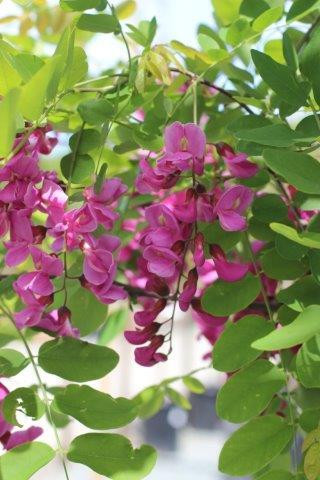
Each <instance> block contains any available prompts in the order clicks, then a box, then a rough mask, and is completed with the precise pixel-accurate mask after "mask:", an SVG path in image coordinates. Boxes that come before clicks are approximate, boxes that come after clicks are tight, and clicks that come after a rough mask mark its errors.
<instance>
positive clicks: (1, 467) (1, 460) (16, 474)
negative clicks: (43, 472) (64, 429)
mask: <svg viewBox="0 0 320 480" xmlns="http://www.w3.org/2000/svg"><path fill="white" fill-rule="evenodd" d="M54 457H55V451H54V450H53V449H52V448H51V447H49V445H46V444H45V443H40V442H31V443H24V444H23V445H20V446H18V447H15V448H13V449H12V450H10V451H9V452H6V453H5V454H3V455H2V456H1V457H0V475H1V480H28V479H29V478H31V477H32V476H33V474H34V473H36V472H37V471H38V470H40V469H41V468H42V467H44V466H45V465H47V464H48V463H49V462H51V460H53V458H54Z"/></svg>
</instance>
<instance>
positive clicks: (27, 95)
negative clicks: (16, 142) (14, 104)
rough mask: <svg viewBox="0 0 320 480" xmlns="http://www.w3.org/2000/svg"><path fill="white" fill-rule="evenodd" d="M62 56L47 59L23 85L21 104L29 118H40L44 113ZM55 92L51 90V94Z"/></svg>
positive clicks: (23, 112)
mask: <svg viewBox="0 0 320 480" xmlns="http://www.w3.org/2000/svg"><path fill="white" fill-rule="evenodd" d="M59 61H60V57H59V56H55V57H52V58H50V59H49V60H47V61H46V63H45V64H44V66H43V67H41V68H40V69H39V70H38V71H37V73H36V74H35V75H34V76H33V77H32V78H31V79H30V80H29V82H28V83H26V84H25V85H24V86H23V87H22V91H21V96H20V101H19V106H20V110H21V112H22V114H23V115H24V116H25V117H26V118H27V119H28V120H38V119H39V118H40V116H41V114H42V113H43V110H44V107H45V105H46V100H47V97H48V90H49V86H50V82H51V80H52V77H53V76H54V73H55V70H56V68H58V67H59ZM52 93H54V92H51V95H52Z"/></svg>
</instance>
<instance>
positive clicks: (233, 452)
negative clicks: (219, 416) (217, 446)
mask: <svg viewBox="0 0 320 480" xmlns="http://www.w3.org/2000/svg"><path fill="white" fill-rule="evenodd" d="M292 434H293V430H292V427H291V426H290V425H288V424H286V422H285V421H284V420H283V419H282V418H281V417H279V416H276V415H267V416H265V417H259V418H256V419H254V420H250V422H249V423H247V424H246V425H244V426H243V427H241V428H239V430H237V431H236V432H235V433H233V434H232V435H231V437H230V438H229V440H227V442H226V443H225V444H224V446H223V448H222V451H221V454H220V459H219V470H220V471H221V472H223V473H226V474H228V475H240V476H242V475H250V474H253V473H256V472H258V471H259V470H261V469H262V468H263V467H265V466H266V465H268V464H269V463H270V462H271V461H272V460H273V459H274V458H276V457H277V456H278V455H279V454H280V453H281V452H282V450H283V449H284V448H285V447H286V445H287V444H288V443H289V441H290V440H291V438H292Z"/></svg>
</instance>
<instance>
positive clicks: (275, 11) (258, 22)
mask: <svg viewBox="0 0 320 480" xmlns="http://www.w3.org/2000/svg"><path fill="white" fill-rule="evenodd" d="M282 12H283V9H282V7H281V6H279V7H274V8H269V9H268V10H265V11H264V12H262V13H261V14H260V15H259V17H257V18H256V19H255V20H254V21H253V23H252V28H253V30H255V31H256V32H262V31H263V30H265V29H266V28H267V27H269V25H272V24H273V23H275V22H277V21H278V20H280V18H281V17H282Z"/></svg>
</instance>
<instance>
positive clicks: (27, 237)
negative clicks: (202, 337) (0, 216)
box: [5, 209, 33, 267]
mask: <svg viewBox="0 0 320 480" xmlns="http://www.w3.org/2000/svg"><path fill="white" fill-rule="evenodd" d="M8 215H9V222H10V240H9V241H8V242H5V246H6V248H7V250H8V251H7V253H6V256H5V262H6V264H7V265H8V267H15V266H16V265H19V264H20V263H22V262H24V261H25V260H26V258H27V257H28V255H29V246H30V244H32V242H33V233H32V227H31V221H30V215H31V211H30V210H29V209H21V210H11V211H10V212H9V214H8Z"/></svg>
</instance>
